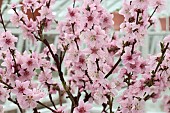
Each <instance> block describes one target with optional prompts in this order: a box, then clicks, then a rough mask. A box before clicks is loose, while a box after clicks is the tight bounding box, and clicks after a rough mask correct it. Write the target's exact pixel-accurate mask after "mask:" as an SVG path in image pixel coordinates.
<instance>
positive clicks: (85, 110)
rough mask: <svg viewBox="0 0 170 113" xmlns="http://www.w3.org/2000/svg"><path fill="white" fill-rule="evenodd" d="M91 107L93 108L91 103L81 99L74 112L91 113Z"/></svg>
mask: <svg viewBox="0 0 170 113" xmlns="http://www.w3.org/2000/svg"><path fill="white" fill-rule="evenodd" d="M91 108H92V105H91V104H88V103H84V102H83V101H80V102H79V106H78V107H76V108H75V109H74V111H73V113H90V109H91Z"/></svg>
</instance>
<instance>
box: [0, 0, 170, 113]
mask: <svg viewBox="0 0 170 113" xmlns="http://www.w3.org/2000/svg"><path fill="white" fill-rule="evenodd" d="M122 1H123V0H103V2H102V5H103V7H105V8H106V9H107V10H108V11H109V12H110V13H112V14H114V18H113V20H114V23H115V24H114V31H116V32H118V33H119V34H120V36H121V35H122V34H123V33H122V32H120V31H119V30H120V28H119V25H120V24H121V23H122V21H123V19H124V17H123V16H122V15H120V14H118V11H119V10H120V9H121V7H122ZM10 3H21V0H0V8H1V10H2V12H3V18H4V20H5V24H6V26H7V29H8V30H10V31H11V32H12V33H13V34H15V35H16V36H17V37H19V40H18V43H17V45H16V46H17V49H18V51H20V52H22V51H24V50H33V51H37V52H40V51H41V49H42V44H41V43H38V44H37V46H33V44H32V43H31V42H30V41H28V40H23V38H21V37H23V36H22V32H21V30H20V29H18V28H15V27H14V26H12V25H11V23H10V21H9V19H10V17H11V15H12V14H14V12H13V10H12V9H10V7H9V4H10ZM77 5H79V4H77ZM69 6H70V7H72V0H56V3H55V4H54V5H53V7H52V10H53V14H54V15H55V19H56V20H57V21H60V20H64V17H65V15H66V12H67V7H69ZM167 7H170V0H167ZM152 11H153V9H151V10H149V13H152ZM28 16H29V13H28ZM154 18H155V22H156V24H155V25H154V26H152V27H151V28H150V29H149V31H148V35H147V36H146V37H145V40H144V42H143V44H144V45H145V46H143V47H140V48H139V49H140V50H141V51H142V55H143V56H144V57H146V56H147V55H148V54H155V53H157V52H159V51H160V48H159V47H158V45H159V42H160V41H161V40H162V39H163V38H164V37H165V36H166V35H168V34H170V10H164V11H162V12H161V13H159V14H156V15H155V17H154ZM1 31H3V28H2V26H0V32H1ZM45 35H46V36H47V37H49V38H48V39H49V40H50V42H51V43H52V42H53V43H54V44H57V36H58V32H57V31H56V24H53V26H52V30H51V31H49V32H45ZM55 101H56V103H57V101H58V97H55ZM44 103H45V104H46V105H48V106H51V105H50V103H49V102H48V99H44ZM2 104H4V105H5V111H6V112H5V113H19V111H18V110H17V106H15V105H13V104H11V103H8V102H6V103H2ZM39 109H41V110H40V111H41V113H48V111H46V110H45V109H43V107H42V106H39ZM99 109H100V108H97V107H96V108H94V111H96V113H98V112H97V110H99ZM161 109H162V105H161V102H160V101H158V102H157V103H154V104H153V103H152V102H151V101H149V102H147V105H146V111H147V113H163V112H162V110H161ZM26 113H31V111H26Z"/></svg>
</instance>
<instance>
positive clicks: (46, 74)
mask: <svg viewBox="0 0 170 113" xmlns="http://www.w3.org/2000/svg"><path fill="white" fill-rule="evenodd" d="M38 79H39V81H40V82H41V83H46V82H47V83H51V82H52V72H51V70H49V69H46V68H45V69H44V70H43V71H41V73H40V74H39V76H38Z"/></svg>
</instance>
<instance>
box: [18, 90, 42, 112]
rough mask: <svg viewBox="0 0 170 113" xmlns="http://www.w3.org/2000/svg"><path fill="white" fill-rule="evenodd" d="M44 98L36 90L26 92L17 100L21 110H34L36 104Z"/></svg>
mask: <svg viewBox="0 0 170 113" xmlns="http://www.w3.org/2000/svg"><path fill="white" fill-rule="evenodd" d="M43 97H44V93H43V92H39V91H38V90H37V89H33V90H28V91H26V92H25V95H22V96H21V95H20V96H18V98H17V100H18V102H19V104H20V105H21V107H22V108H23V109H28V108H35V107H36V106H37V102H36V101H39V100H40V99H41V98H43Z"/></svg>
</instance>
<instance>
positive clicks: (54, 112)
mask: <svg viewBox="0 0 170 113" xmlns="http://www.w3.org/2000/svg"><path fill="white" fill-rule="evenodd" d="M37 103H38V104H40V105H42V106H44V107H45V108H47V109H49V110H50V111H52V112H53V113H58V112H57V111H55V110H53V109H52V108H50V107H48V106H46V105H45V104H43V103H41V102H40V101H37Z"/></svg>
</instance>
